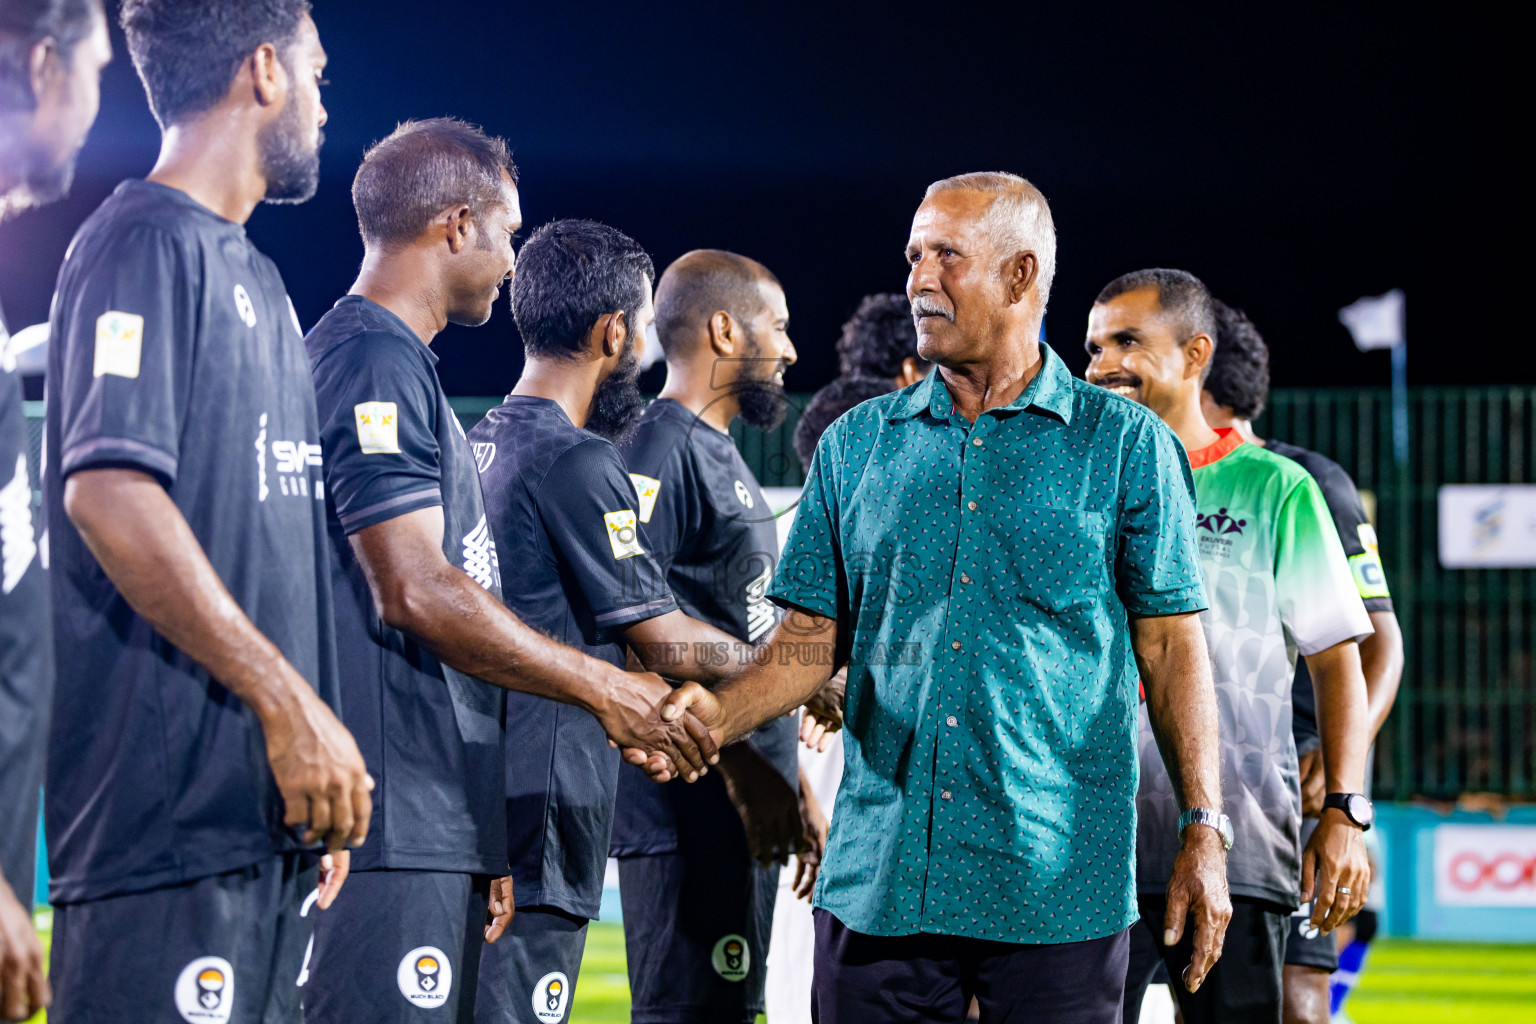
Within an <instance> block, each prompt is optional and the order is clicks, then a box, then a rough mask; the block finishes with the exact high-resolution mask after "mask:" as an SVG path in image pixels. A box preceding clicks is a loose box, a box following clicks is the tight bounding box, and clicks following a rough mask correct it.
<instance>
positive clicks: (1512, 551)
mask: <svg viewBox="0 0 1536 1024" xmlns="http://www.w3.org/2000/svg"><path fill="white" fill-rule="evenodd" d="M1440 564H1441V565H1443V566H1445V567H1446V568H1447V569H1524V568H1532V567H1536V485H1533V484H1493V485H1481V484H1479V485H1471V484H1454V485H1448V486H1445V487H1442V488H1440Z"/></svg>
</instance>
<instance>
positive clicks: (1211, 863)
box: [1163, 825, 1232, 992]
mask: <svg viewBox="0 0 1536 1024" xmlns="http://www.w3.org/2000/svg"><path fill="white" fill-rule="evenodd" d="M1190 915H1194V918H1195V936H1194V952H1193V954H1192V955H1191V956H1190V960H1189V966H1188V967H1186V968H1185V969H1184V987H1185V988H1186V989H1187V990H1189V991H1190V992H1194V991H1196V990H1198V989H1199V988H1200V986H1201V985H1202V984H1203V983H1204V982H1205V976H1206V975H1207V974H1209V973H1210V972H1211V968H1212V967H1214V966H1216V961H1217V960H1220V959H1221V945H1222V942H1223V940H1224V939H1225V938H1226V935H1227V924H1228V923H1229V922H1230V921H1231V920H1232V899H1231V897H1230V896H1229V895H1228V893H1227V851H1226V849H1225V847H1223V846H1222V842H1221V835H1220V833H1218V832H1217V831H1216V830H1215V829H1213V828H1210V827H1209V826H1206V825H1190V826H1189V827H1188V828H1186V829H1185V830H1184V846H1183V848H1182V849H1180V850H1179V856H1178V858H1177V859H1176V860H1175V861H1174V862H1173V874H1172V875H1170V876H1169V878H1168V912H1167V913H1166V914H1165V915H1164V916H1163V945H1165V946H1173V945H1177V944H1178V941H1179V939H1180V938H1182V937H1183V935H1184V924H1185V918H1187V917H1189V916H1190Z"/></svg>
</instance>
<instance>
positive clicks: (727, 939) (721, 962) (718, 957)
mask: <svg viewBox="0 0 1536 1024" xmlns="http://www.w3.org/2000/svg"><path fill="white" fill-rule="evenodd" d="M709 965H710V966H711V967H713V968H714V969H715V973H716V974H718V975H720V977H722V978H724V979H725V980H726V981H740V980H741V979H743V978H745V977H746V976H747V972H748V971H750V970H751V969H752V949H751V947H749V946H748V945H747V940H746V939H744V938H742V937H741V936H740V935H726V936H724V937H723V938H721V939H720V941H719V942H717V943H715V951H714V952H713V953H711V954H710V955H709Z"/></svg>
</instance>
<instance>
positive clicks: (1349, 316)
mask: <svg viewBox="0 0 1536 1024" xmlns="http://www.w3.org/2000/svg"><path fill="white" fill-rule="evenodd" d="M1406 306H1407V296H1405V295H1404V294H1403V290H1402V289H1401V288H1393V289H1392V290H1391V291H1389V292H1387V293H1386V294H1385V295H1367V296H1366V297H1365V298H1363V299H1357V300H1355V301H1354V302H1351V303H1350V304H1349V305H1347V306H1345V307H1344V308H1343V309H1341V310H1339V323H1341V324H1343V325H1344V326H1345V327H1347V328H1349V333H1350V334H1351V335H1353V336H1354V339H1355V348H1358V349H1359V350H1360V351H1361V352H1369V351H1371V350H1372V349H1378V348H1396V347H1397V346H1399V345H1401V344H1403V342H1404V341H1406V340H1407V327H1406V320H1407V310H1406Z"/></svg>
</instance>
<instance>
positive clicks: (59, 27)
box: [0, 0, 112, 1020]
mask: <svg viewBox="0 0 1536 1024" xmlns="http://www.w3.org/2000/svg"><path fill="white" fill-rule="evenodd" d="M111 59H112V45H111V43H110V41H109V40H108V39H107V20H106V15H105V14H104V13H103V11H102V7H101V0H72V2H59V0H0V220H3V219H4V218H5V217H7V216H9V215H10V214H12V213H15V212H17V211H19V210H23V209H26V208H28V207H32V206H39V205H41V204H43V203H48V202H52V201H53V200H55V199H58V198H60V197H61V196H63V195H64V194H65V193H66V192H68V191H69V185H70V181H71V180H72V179H73V177H74V173H75V155H76V154H77V153H78V152H79V150H80V146H81V144H83V143H84V142H85V135H86V132H88V131H90V128H91V124H92V123H93V122H94V121H95V120H96V110H97V108H98V107H99V105H100V98H101V91H100V89H101V69H102V68H103V67H104V66H105V65H106V63H107V62H108V61H109V60H111ZM27 456H28V443H27V422H26V416H25V414H24V413H23V411H22V391H21V379H20V377H19V376H18V375H17V374H16V365H15V360H14V358H13V354H12V353H11V351H10V335H9V333H8V331H7V329H6V325H5V311H4V310H3V309H0V556H3V557H0V563H3V573H0V821H3V822H6V827H5V831H4V832H3V833H0V1019H4V1020H22V1019H25V1018H27V1017H30V1016H31V1015H32V1014H33V1013H35V1012H36V1011H38V1010H39V1009H41V1008H42V1007H44V1006H46V1005H48V1003H49V1001H50V998H49V989H48V981H47V978H46V977H45V976H44V972H43V951H42V947H41V946H39V945H38V941H37V934H36V933H35V932H34V931H33V929H32V893H33V889H34V881H35V880H34V878H33V873H34V871H35V869H36V866H37V801H38V795H39V794H40V793H41V791H42V784H43V761H44V753H45V750H46V738H47V735H48V705H49V702H50V696H51V693H52V688H53V650H52V643H51V639H52V638H51V636H50V633H49V630H50V626H49V618H48V582H47V580H46V579H45V578H44V577H43V570H44V565H43V563H44V561H45V559H44V557H43V555H42V545H43V544H45V543H46V541H44V540H43V539H41V538H40V537H39V536H38V534H39V530H38V529H37V528H36V527H35V525H34V523H33V515H32V488H33V484H34V481H35V479H36V476H35V474H36V473H37V472H38V471H39V470H40V469H41V467H35V466H32V465H30V460H29V459H28V457H27Z"/></svg>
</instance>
